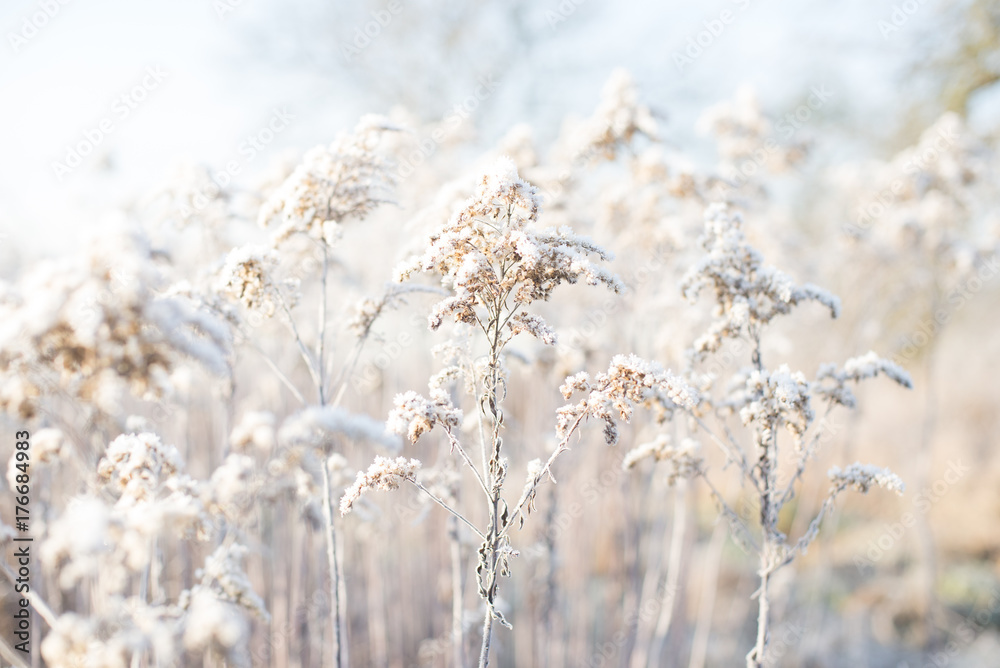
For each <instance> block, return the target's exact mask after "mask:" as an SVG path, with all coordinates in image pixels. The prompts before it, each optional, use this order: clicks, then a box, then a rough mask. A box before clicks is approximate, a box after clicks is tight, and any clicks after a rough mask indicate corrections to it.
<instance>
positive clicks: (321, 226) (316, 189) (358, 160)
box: [259, 116, 399, 246]
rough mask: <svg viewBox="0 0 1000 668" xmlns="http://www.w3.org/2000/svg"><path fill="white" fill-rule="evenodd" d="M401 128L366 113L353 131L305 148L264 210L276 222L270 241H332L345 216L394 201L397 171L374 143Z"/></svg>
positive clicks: (264, 217)
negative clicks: (304, 238) (295, 237)
mask: <svg viewBox="0 0 1000 668" xmlns="http://www.w3.org/2000/svg"><path fill="white" fill-rule="evenodd" d="M398 129H399V128H397V127H396V126H395V125H393V124H392V123H390V122H389V121H388V120H387V119H385V118H383V117H380V116H365V117H364V118H362V119H361V121H360V122H359V123H358V125H357V127H355V128H354V132H353V133H352V134H349V135H341V136H339V137H337V139H335V140H334V141H333V142H332V143H331V144H330V145H329V146H317V147H316V148H314V149H312V150H311V151H309V152H308V153H306V155H305V157H304V158H303V161H302V164H300V165H299V166H298V167H296V168H295V171H293V172H292V174H291V175H290V176H289V177H288V178H287V179H286V180H285V182H284V183H282V184H281V186H280V187H279V188H278V190H277V191H276V192H275V193H274V194H273V195H272V196H271V198H270V199H269V200H268V201H267V202H266V203H265V204H264V206H263V207H262V208H261V210H260V217H259V220H260V223H261V224H262V225H265V226H266V225H270V224H272V223H273V222H276V223H277V224H278V228H277V230H276V231H275V233H274V237H273V239H272V243H273V244H274V245H275V246H278V245H279V244H281V243H282V242H283V241H285V240H287V239H288V238H289V237H291V236H293V235H296V234H304V235H306V236H308V237H309V238H311V239H314V240H316V241H319V242H322V243H324V244H326V245H328V246H332V245H334V244H335V243H336V242H337V239H338V238H339V237H340V226H341V225H342V224H343V223H344V222H346V221H348V220H351V219H355V220H363V219H364V218H365V217H366V216H368V214H370V213H371V212H372V211H373V210H374V209H375V208H376V207H378V206H379V205H381V204H385V203H388V202H391V201H392V200H391V199H390V193H391V192H392V188H393V185H394V183H395V177H394V176H393V171H392V169H391V163H390V162H389V161H388V159H387V158H385V157H383V156H382V155H380V154H379V153H378V152H377V151H376V149H377V147H378V143H379V140H380V138H381V136H382V134H383V133H385V132H388V131H395V130H398Z"/></svg>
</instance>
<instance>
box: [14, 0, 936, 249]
mask: <svg viewBox="0 0 1000 668" xmlns="http://www.w3.org/2000/svg"><path fill="white" fill-rule="evenodd" d="M51 1H52V2H53V3H54V6H58V11H57V12H56V13H55V14H54V16H52V18H50V19H48V21H47V23H46V25H44V26H42V27H41V28H40V29H39V30H38V31H37V34H36V35H34V36H33V37H31V38H30V39H27V40H26V42H25V43H23V44H18V45H16V46H17V49H16V50H15V45H12V43H11V35H12V34H15V35H16V34H19V33H21V32H22V29H23V26H24V21H25V20H26V19H27V20H29V21H31V20H32V17H33V16H35V15H36V14H37V13H38V12H40V11H42V10H41V6H42V5H43V4H45V0H5V1H4V3H3V5H2V7H0V31H2V35H3V37H4V39H3V42H2V44H0V228H2V229H3V230H5V231H6V233H7V234H8V235H10V236H11V237H13V238H14V239H15V240H16V241H17V242H18V243H22V244H26V245H27V246H29V247H30V248H31V249H34V250H42V249H49V248H58V247H69V246H70V245H71V244H72V243H73V241H74V240H76V239H78V238H79V236H80V233H81V232H82V231H84V230H86V229H89V228H92V227H93V226H94V225H95V224H97V221H99V219H100V217H101V216H102V214H103V212H106V211H108V210H111V209H113V208H114V207H115V206H116V205H117V204H118V203H120V202H122V201H125V200H127V199H128V198H130V197H135V196H138V195H140V194H141V193H142V192H145V191H149V190H152V189H154V188H155V187H156V186H158V185H159V184H161V183H162V182H163V181H164V179H165V178H166V176H167V173H168V171H169V170H170V168H171V166H173V165H175V164H178V163H180V162H184V161H197V162H205V163H208V164H211V165H221V164H224V163H225V162H226V161H227V160H229V159H231V158H233V157H234V156H236V155H238V150H239V146H240V143H241V142H242V141H243V140H244V138H245V137H246V135H247V133H248V132H252V131H256V130H258V129H259V128H262V127H264V126H265V125H266V123H267V122H268V119H269V118H270V117H271V115H272V113H273V111H272V110H273V109H275V108H284V109H287V110H288V111H290V112H291V113H293V114H294V115H295V121H294V122H293V123H292V124H291V125H290V126H289V128H288V129H287V130H286V131H284V132H282V133H281V135H280V136H279V137H278V138H277V139H276V140H275V141H274V142H273V143H272V144H271V145H269V146H268V147H267V149H266V151H265V152H263V153H262V154H261V157H260V158H259V159H255V161H254V163H253V165H252V168H253V169H263V168H265V167H266V166H267V162H268V160H269V159H270V158H272V157H274V156H275V155H277V154H278V153H279V152H280V151H282V150H285V149H296V150H302V149H305V148H307V147H309V146H311V145H313V144H316V143H319V142H323V141H327V140H329V139H330V138H331V137H332V136H333V135H334V134H336V132H337V131H339V130H341V129H344V128H347V127H350V126H351V125H353V122H354V119H356V118H357V116H358V115H360V114H362V113H365V112H367V111H376V112H385V111H387V110H388V108H389V107H390V106H392V104H394V103H408V104H410V105H417V106H422V107H423V108H422V109H418V110H417V111H418V112H420V113H422V114H424V115H425V116H427V115H431V114H433V113H434V112H437V113H440V109H441V108H446V107H447V106H448V100H451V99H455V100H457V99H460V98H461V97H462V95H464V91H467V90H468V88H469V86H470V84H471V82H472V81H474V79H475V75H476V74H477V72H478V73H479V74H486V73H488V72H489V71H490V70H495V69H497V68H501V69H502V70H503V72H502V75H501V77H500V78H501V82H502V83H501V86H500V89H499V92H498V93H497V94H496V95H494V96H493V97H492V98H490V100H488V101H487V103H485V104H484V105H483V109H481V110H479V111H477V114H478V116H477V124H478V125H479V126H480V128H481V129H482V130H483V137H484V139H485V140H490V139H492V138H495V137H496V136H497V134H499V133H500V132H502V130H503V129H504V128H506V127H509V126H510V125H511V124H513V123H515V122H518V121H527V122H529V123H532V124H533V125H535V126H536V127H538V128H539V129H540V131H541V133H542V134H543V135H544V134H545V133H549V134H551V133H552V132H554V130H555V127H556V124H557V122H558V119H560V118H562V117H563V116H564V115H565V114H567V113H570V112H575V113H580V114H583V113H587V112H588V111H589V110H590V109H591V108H592V107H593V105H594V103H595V102H596V99H597V96H598V93H599V90H600V87H601V85H602V83H603V81H604V79H605V78H606V76H607V74H608V73H609V72H610V71H611V70H612V69H613V68H614V67H616V66H625V67H628V68H630V69H631V70H632V71H633V72H634V74H635V75H636V78H637V80H638V82H639V83H640V85H641V86H642V89H643V93H644V95H645V97H646V98H647V99H648V100H649V101H650V102H652V103H653V104H654V105H655V106H657V107H659V108H660V109H663V110H664V111H666V112H667V113H668V115H669V123H668V126H667V128H668V131H669V132H668V135H672V136H671V137H670V138H671V139H672V140H673V141H675V142H677V143H686V142H687V140H688V139H689V138H691V128H692V125H693V122H694V119H695V117H696V115H697V113H698V112H699V111H700V110H701V109H703V108H704V107H705V106H706V105H708V104H711V103H712V102H715V101H718V100H719V99H722V98H725V97H728V96H731V95H732V93H733V92H734V91H735V89H736V87H737V86H738V85H739V84H740V83H743V82H749V83H751V84H753V85H754V86H755V87H756V88H757V89H758V91H759V94H760V97H761V100H762V102H763V104H764V106H765V108H769V109H771V110H774V111H779V110H782V109H790V108H792V107H794V106H795V105H796V104H798V102H799V101H801V98H802V97H804V95H805V94H806V93H807V92H808V89H809V87H810V86H813V85H819V84H825V85H828V86H830V87H831V88H832V89H833V90H834V91H835V93H836V96H835V103H834V104H833V105H831V107H830V108H829V112H828V113H830V114H831V115H833V116H834V117H843V118H854V119H857V118H864V119H865V122H864V124H863V125H864V127H863V128H862V131H863V132H867V133H869V134H870V135H871V136H875V137H877V136H879V134H881V133H884V131H885V129H886V128H888V127H889V126H890V124H891V122H892V120H893V118H894V117H895V115H896V113H897V111H898V110H897V109H896V106H897V104H898V100H897V95H898V85H897V79H898V77H899V74H900V72H901V71H903V68H904V67H905V65H906V64H907V63H909V62H912V61H913V59H914V58H915V57H916V54H914V53H913V51H912V46H911V44H912V41H913V39H915V38H916V37H917V36H919V31H920V30H924V29H926V26H927V25H928V24H930V23H931V22H933V20H934V18H935V11H936V10H935V8H934V6H933V5H932V3H926V4H925V5H923V6H922V7H921V9H920V10H919V11H918V12H917V13H916V14H915V15H914V16H913V17H912V18H911V19H910V20H909V22H908V23H907V24H906V25H904V26H903V27H902V29H901V30H900V31H899V34H895V35H893V36H892V37H891V38H890V39H885V38H884V37H883V36H882V34H881V33H880V31H879V29H878V27H877V22H878V21H879V20H881V19H885V18H888V16H889V12H891V7H892V4H891V3H888V2H866V1H864V0H845V1H844V2H838V3H835V4H834V3H828V2H819V1H817V0H812V1H802V0H738V1H737V0H712V1H711V2H705V3H685V2H679V1H678V2H645V1H640V0H625V1H622V2H614V3H611V2H599V1H598V0H589V1H588V2H583V3H582V4H580V6H579V7H578V8H577V9H576V10H575V11H574V12H573V13H572V14H571V15H568V16H566V17H565V18H566V20H565V21H560V22H558V23H556V24H555V25H552V23H553V21H552V19H553V16H554V15H553V14H552V13H550V12H557V11H558V8H559V6H560V3H559V2H557V1H547V0H538V1H537V2H534V3H532V4H531V6H530V10H529V11H527V12H526V13H525V14H524V15H523V17H522V19H521V24H520V25H519V26H517V31H520V32H516V34H515V29H514V27H512V24H508V23H505V22H504V19H503V17H502V16H501V14H502V10H500V9H497V7H496V6H493V5H496V4H497V3H489V2H481V3H480V4H482V5H491V6H493V7H492V9H490V8H487V9H483V10H482V11H479V10H477V12H478V13H474V18H473V19H469V23H470V27H469V29H468V31H465V30H463V31H462V32H467V34H468V35H470V37H469V38H468V40H467V41H468V42H469V44H468V45H466V46H462V45H461V43H460V44H459V46H458V47H456V48H457V49H458V50H459V51H461V50H462V49H466V52H462V53H460V54H459V57H456V55H455V54H454V53H440V52H435V50H437V51H440V48H439V46H438V44H439V43H440V42H441V41H443V39H444V37H447V38H448V39H451V37H452V35H453V33H447V32H439V29H440V30H442V31H443V30H444V29H442V28H440V27H441V26H442V25H443V24H444V25H446V22H445V21H444V20H443V19H442V20H431V19H429V18H428V17H429V16H432V17H436V16H437V15H436V14H434V13H432V12H428V10H426V9H425V8H426V7H428V6H436V5H442V4H447V3H443V2H441V1H440V0H410V1H409V2H407V0H400V2H401V3H402V5H401V6H402V11H400V12H399V14H398V16H397V17H395V18H394V19H393V20H394V21H395V23H394V24H393V25H392V26H390V28H391V30H390V29H386V30H385V34H382V35H379V36H378V37H377V38H376V39H375V40H373V41H372V44H371V45H370V46H369V47H367V49H366V50H365V51H364V52H363V53H362V55H361V57H362V58H363V62H362V63H361V64H360V65H359V64H358V63H357V62H355V63H348V62H347V61H346V60H345V59H344V58H343V57H342V47H343V46H344V45H346V44H350V43H351V40H352V36H353V35H355V34H356V33H354V31H353V29H354V28H357V27H359V26H364V24H365V22H366V21H367V20H370V16H369V15H368V13H369V12H370V11H371V10H372V9H378V8H382V7H384V6H386V5H387V4H388V2H386V3H381V2H372V3H370V4H365V3H360V2H359V3H353V4H352V5H351V6H344V5H345V3H339V4H338V3H323V2H319V1H318V0H313V1H307V0H300V1H298V2H294V3H285V4H282V3H279V2H277V0H242V2H240V0H179V1H175V2H167V1H159V2H136V1H135V0H131V1H130V0H71V1H69V2H67V4H58V0H51ZM226 1H229V2H233V3H239V4H238V6H236V7H235V8H234V9H233V11H232V12H230V13H227V14H226V15H225V16H224V17H221V18H220V16H218V14H217V10H216V4H217V2H226ZM500 4H501V5H502V3H500ZM570 5H571V3H569V2H568V0H567V2H564V4H563V6H564V7H566V6H570ZM723 10H729V11H731V12H732V17H733V20H732V21H731V23H730V24H729V25H727V26H726V27H725V29H724V30H723V31H722V32H721V34H719V35H718V36H717V37H715V38H714V39H713V41H712V44H711V45H710V46H709V47H708V48H706V49H705V51H704V53H703V54H701V55H700V56H699V57H698V58H697V59H696V60H695V61H694V62H693V63H692V64H691V65H690V66H688V67H687V68H685V70H684V71H678V68H677V66H676V64H675V59H674V57H673V54H674V53H678V52H682V51H683V49H684V47H685V45H686V44H687V39H688V38H689V37H693V36H696V35H697V34H698V32H699V31H702V30H704V28H705V26H704V22H705V21H711V20H713V19H714V18H716V17H718V16H719V15H720V13H721V12H722V11H723ZM491 12H494V13H491ZM497 12H499V14H498V13H497ZM453 13H454V12H453ZM463 20H464V19H463ZM408 33H409V34H408ZM519 38H524V39H526V40H527V42H528V43H530V48H526V49H523V48H520V47H519V46H518V44H519V43H518V41H517V40H518V39H519ZM15 41H17V40H15ZM491 49H492V51H491ZM147 67H159V68H160V69H161V70H162V71H164V72H166V73H167V76H166V78H165V79H164V80H163V81H162V82H161V83H159V84H158V85H157V86H156V87H155V89H152V90H149V91H148V92H147V93H146V97H145V99H144V100H143V101H142V102H140V103H138V104H136V108H135V109H134V110H130V113H129V115H128V117H125V118H122V117H121V114H120V113H115V111H114V109H115V107H114V105H115V104H116V100H117V99H118V98H119V96H120V95H121V94H123V93H125V92H127V91H129V90H131V89H132V88H133V87H135V86H136V85H140V83H141V82H142V80H143V77H144V76H145V74H144V73H145V71H146V68H147ZM380 73H383V74H380ZM147 81H148V80H147ZM428 91H430V93H428ZM105 118H108V119H109V120H110V121H111V122H112V125H111V127H112V132H111V133H110V135H108V136H107V137H106V138H104V139H103V140H102V141H101V144H100V146H99V147H98V151H97V152H96V153H95V155H91V156H87V157H86V158H84V159H83V161H82V165H81V166H80V167H79V168H78V169H76V170H75V171H73V172H72V173H71V174H69V175H68V176H65V177H64V178H63V179H62V180H61V181H60V180H59V179H58V178H57V177H56V174H55V173H54V171H53V162H55V161H57V160H64V159H65V156H66V152H67V148H68V147H69V146H71V145H73V144H74V143H76V142H79V141H80V140H82V139H84V137H85V134H84V133H85V132H87V131H88V130H93V128H97V127H99V124H100V122H101V121H102V119H105ZM692 141H694V139H692Z"/></svg>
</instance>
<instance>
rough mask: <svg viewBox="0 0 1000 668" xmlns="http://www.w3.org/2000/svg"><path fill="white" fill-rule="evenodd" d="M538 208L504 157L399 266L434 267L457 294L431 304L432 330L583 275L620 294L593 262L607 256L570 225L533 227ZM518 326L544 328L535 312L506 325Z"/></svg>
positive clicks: (402, 272) (523, 301)
mask: <svg viewBox="0 0 1000 668" xmlns="http://www.w3.org/2000/svg"><path fill="white" fill-rule="evenodd" d="M540 205H541V200H540V198H539V196H538V193H537V191H536V189H535V188H534V187H533V186H531V185H530V184H528V183H527V182H526V181H524V180H522V179H521V178H520V177H519V176H518V174H517V169H516V168H515V166H514V163H513V162H512V161H511V160H510V159H509V158H501V159H500V160H498V161H497V162H496V163H495V165H494V166H493V169H491V170H490V171H488V172H487V173H486V174H485V175H483V177H482V178H481V180H480V182H479V185H478V186H477V188H476V193H475V195H474V196H473V197H472V198H471V199H469V200H468V201H467V202H466V203H465V204H464V206H463V207H462V209H461V210H459V211H458V212H457V213H456V214H455V215H454V216H452V218H451V220H450V221H449V222H448V224H447V225H446V226H445V228H444V229H443V230H442V231H440V232H438V233H437V234H434V235H433V236H431V238H430V243H429V246H428V248H427V249H426V251H424V253H423V254H422V255H420V256H418V257H415V258H413V259H411V260H409V261H407V262H405V263H403V264H402V265H400V266H399V267H398V268H397V270H396V274H397V276H396V277H397V280H400V281H402V280H405V279H406V278H408V277H409V276H410V275H412V274H413V273H415V272H428V273H432V272H433V273H438V274H440V275H441V277H442V284H443V285H444V287H446V288H449V289H451V290H453V291H454V295H453V296H452V297H449V298H448V299H445V300H444V301H441V302H439V303H438V304H437V305H436V306H435V308H434V310H433V312H432V314H431V316H430V318H429V322H430V325H431V329H437V328H438V327H439V326H440V325H441V323H442V322H443V320H444V318H446V317H453V318H454V319H455V320H457V321H459V322H464V323H469V324H474V323H476V322H477V321H478V319H479V316H478V315H477V312H476V307H477V306H492V305H495V304H497V303H499V302H502V301H504V300H506V299H507V298H508V297H509V298H511V299H512V301H513V303H514V304H515V305H516V306H521V305H528V304H530V303H532V302H534V301H536V300H545V299H548V298H549V296H550V295H551V294H552V291H553V290H554V289H555V288H556V286H558V285H560V284H561V283H576V282H577V281H579V280H583V281H584V282H586V283H587V284H589V285H598V284H604V285H606V286H608V287H609V288H611V289H612V290H614V291H616V292H619V291H621V289H622V285H621V282H620V281H619V280H618V279H617V278H616V277H615V276H613V275H612V274H610V273H609V272H608V271H607V270H605V269H603V268H601V267H599V266H597V265H596V264H594V263H593V262H591V260H590V256H596V257H597V258H599V259H601V260H608V259H610V257H611V255H610V253H608V252H607V251H605V250H604V249H602V248H600V247H598V246H597V245H596V244H595V243H594V242H592V241H591V240H589V239H587V238H586V237H581V236H577V235H576V234H574V233H573V231H572V230H570V229H569V228H568V227H562V228H559V229H546V230H538V229H536V228H535V223H536V222H537V220H538V213H539V207H540ZM527 322H530V323H531V326H530V328H529V327H528V326H527V325H526V323H527ZM515 327H516V328H518V329H517V331H532V333H535V332H538V333H539V334H542V335H543V336H545V332H546V331H547V327H546V326H545V325H544V323H543V322H542V321H541V320H540V319H539V318H537V317H535V318H534V319H533V320H531V321H524V320H521V321H519V322H518V323H517V324H516V325H515V324H513V323H508V329H510V331H511V332H512V333H513V332H514V328H515ZM543 340H544V339H543Z"/></svg>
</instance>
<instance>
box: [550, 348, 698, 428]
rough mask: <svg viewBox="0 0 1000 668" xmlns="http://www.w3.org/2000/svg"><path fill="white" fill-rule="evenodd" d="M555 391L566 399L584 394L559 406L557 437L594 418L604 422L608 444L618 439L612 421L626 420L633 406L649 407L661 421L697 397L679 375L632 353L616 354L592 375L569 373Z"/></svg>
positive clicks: (692, 402) (688, 407) (615, 426)
mask: <svg viewBox="0 0 1000 668" xmlns="http://www.w3.org/2000/svg"><path fill="white" fill-rule="evenodd" d="M559 390H560V391H561V392H562V394H563V396H564V397H565V398H566V399H569V398H570V397H572V396H573V395H574V394H577V393H583V394H585V395H586V396H585V397H584V398H583V399H581V400H580V401H579V402H577V403H575V404H568V405H566V406H564V407H562V408H560V409H559V420H558V426H557V434H558V436H559V437H560V438H562V437H564V436H565V435H566V434H568V433H569V432H570V431H572V430H573V429H574V428H575V426H576V425H577V424H579V423H580V422H581V421H582V420H584V419H586V418H589V417H594V418H597V419H600V420H603V421H604V436H605V440H606V441H607V443H608V445H614V444H615V443H617V442H618V426H617V422H616V421H617V420H624V421H625V422H628V421H629V420H630V419H631V417H632V409H633V405H639V406H642V407H645V408H650V409H652V410H653V411H654V412H655V413H656V415H657V417H658V419H660V420H663V419H667V417H668V416H670V415H672V414H673V412H674V411H675V410H677V409H678V408H686V409H692V408H694V406H695V403H696V396H697V395H696V393H695V391H694V390H693V389H691V388H690V387H689V386H688V385H687V384H685V383H684V381H683V380H682V379H681V378H680V377H678V376H675V375H674V374H672V373H669V372H667V371H664V370H663V369H662V368H661V367H660V366H659V365H657V364H655V363H653V362H648V361H646V360H643V359H640V358H638V357H636V356H635V355H628V356H626V355H618V356H616V357H615V358H614V359H612V360H611V365H610V366H609V367H608V370H607V372H604V373H599V374H597V375H596V376H594V377H593V378H591V377H590V375H589V374H587V373H579V374H576V375H575V376H570V377H569V378H567V379H566V382H565V383H564V384H563V385H562V387H560V388H559Z"/></svg>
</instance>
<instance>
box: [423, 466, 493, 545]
mask: <svg viewBox="0 0 1000 668" xmlns="http://www.w3.org/2000/svg"><path fill="white" fill-rule="evenodd" d="M406 480H407V481H408V482H410V483H411V484H413V485H414V486H415V487H416V488H417V489H419V490H420V491H421V492H423V493H424V494H426V495H427V496H429V497H430V498H431V499H432V500H433V501H434V502H435V503H437V504H438V505H439V506H441V507H442V508H444V509H445V510H447V511H448V512H449V513H451V515H452V517H455V518H458V519H459V520H461V521H463V522H465V525H466V526H467V527H469V528H470V529H472V530H473V531H475V532H476V535H477V536H479V537H480V538H482V539H483V540H486V536H485V535H484V534H483V532H482V531H480V530H479V527H477V526H476V525H475V524H473V523H472V522H470V521H469V520H468V519H466V518H465V516H464V515H462V514H461V513H460V512H458V511H457V510H455V509H454V508H452V507H451V506H449V505H448V504H447V503H445V502H444V501H443V500H442V499H441V498H439V497H438V496H437V495H436V494H434V492H432V491H430V490H429V489H427V488H426V487H424V486H423V485H421V484H420V483H419V482H417V481H416V480H414V479H413V478H406Z"/></svg>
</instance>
